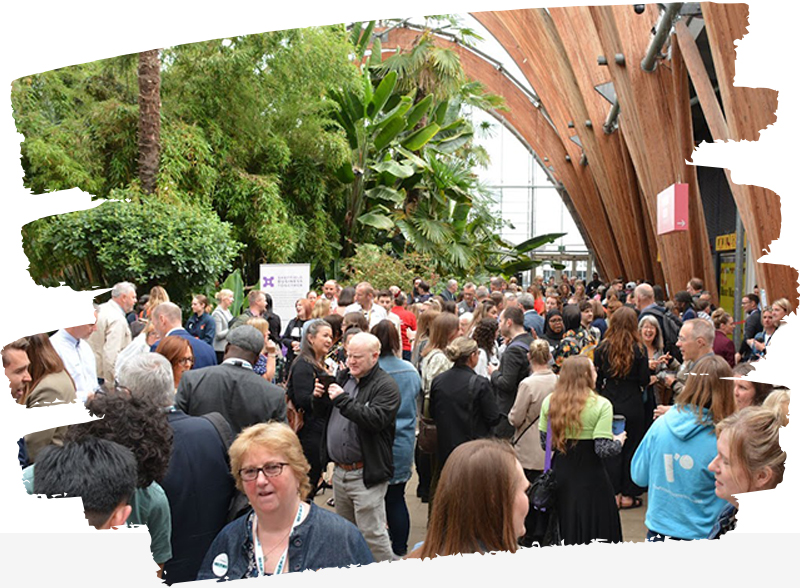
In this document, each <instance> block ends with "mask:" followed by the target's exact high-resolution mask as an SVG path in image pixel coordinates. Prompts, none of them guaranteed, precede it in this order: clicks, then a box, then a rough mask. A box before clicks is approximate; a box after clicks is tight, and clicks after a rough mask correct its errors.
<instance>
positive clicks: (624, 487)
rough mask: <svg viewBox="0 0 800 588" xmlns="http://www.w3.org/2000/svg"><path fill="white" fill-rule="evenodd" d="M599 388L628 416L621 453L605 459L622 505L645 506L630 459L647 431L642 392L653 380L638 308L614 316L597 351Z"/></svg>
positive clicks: (623, 310)
mask: <svg viewBox="0 0 800 588" xmlns="http://www.w3.org/2000/svg"><path fill="white" fill-rule="evenodd" d="M594 365H595V368H596V369H597V390H598V392H600V394H602V395H603V396H605V397H606V398H608V399H609V400H610V401H611V406H612V407H613V408H614V415H615V416H617V415H619V416H623V417H625V431H626V432H627V433H628V438H627V440H626V441H625V447H623V449H622V453H621V454H620V455H619V456H617V457H614V458H609V459H607V460H605V465H606V468H607V469H608V475H609V477H610V478H611V484H612V485H613V486H614V494H615V495H616V496H617V504H618V506H619V508H637V507H639V506H641V505H642V500H641V499H640V498H639V496H640V495H641V494H642V492H644V489H643V488H639V487H638V486H636V484H634V483H633V482H632V481H631V460H632V459H633V454H634V453H636V448H637V447H639V443H640V442H641V440H642V437H644V433H645V430H646V423H645V419H646V418H647V415H645V409H644V400H643V394H642V393H643V391H644V390H645V388H646V387H647V385H648V384H649V383H650V364H649V362H648V358H647V350H646V349H645V347H644V345H643V344H642V340H641V338H640V336H639V324H638V321H637V320H636V311H634V310H633V309H632V308H628V307H627V306H623V307H622V308H620V309H619V310H617V312H615V313H614V314H613V316H612V317H611V321H610V323H609V326H608V331H606V336H605V337H603V341H602V342H601V343H600V345H599V346H598V347H597V349H596V350H595V353H594Z"/></svg>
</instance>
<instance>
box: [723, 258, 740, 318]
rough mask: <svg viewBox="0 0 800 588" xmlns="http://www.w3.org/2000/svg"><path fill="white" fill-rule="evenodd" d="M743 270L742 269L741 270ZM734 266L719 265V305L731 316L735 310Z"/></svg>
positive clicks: (727, 264)
mask: <svg viewBox="0 0 800 588" xmlns="http://www.w3.org/2000/svg"><path fill="white" fill-rule="evenodd" d="M742 269H743V270H744V268H742ZM735 291H736V264H735V263H726V262H723V263H720V264H719V305H720V306H721V307H722V308H724V309H725V310H726V311H727V312H728V313H729V314H730V315H731V316H733V311H734V309H735V308H736V297H735Z"/></svg>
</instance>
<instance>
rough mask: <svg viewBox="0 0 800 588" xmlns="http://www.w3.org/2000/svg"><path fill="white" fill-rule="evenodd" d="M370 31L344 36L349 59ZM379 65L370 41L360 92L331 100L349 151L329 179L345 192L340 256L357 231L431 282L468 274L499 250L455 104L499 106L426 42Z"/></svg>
mask: <svg viewBox="0 0 800 588" xmlns="http://www.w3.org/2000/svg"><path fill="white" fill-rule="evenodd" d="M358 32H360V33H361V35H360V36H359V35H358V34H356V33H358ZM371 32H372V23H370V24H368V25H367V26H366V27H365V28H363V30H362V28H361V25H360V24H359V25H357V26H356V27H354V33H353V36H352V40H353V41H354V44H355V47H356V52H357V54H362V53H363V52H364V48H365V47H366V46H367V42H366V41H365V37H366V36H368V35H369V34H371ZM380 56H381V51H380V44H379V41H378V40H377V39H376V40H375V44H374V45H373V49H372V53H371V56H370V58H369V61H368V62H367V64H365V67H363V68H362V80H363V92H361V93H357V92H332V93H331V96H332V98H333V100H334V101H335V102H336V104H337V105H338V107H339V109H338V112H336V113H335V116H336V118H337V121H338V123H339V126H340V127H341V128H342V129H343V130H344V132H345V135H346V136H347V138H348V142H349V144H350V147H351V149H352V158H351V160H350V161H349V162H347V163H345V165H343V166H342V167H341V168H340V169H339V171H338V177H339V179H340V180H341V181H342V182H343V183H345V184H346V185H347V186H348V188H347V193H348V213H347V216H346V217H345V219H344V227H345V231H344V235H343V237H344V242H343V244H342V249H343V251H344V253H345V254H346V255H347V254H349V253H350V252H351V251H352V250H353V248H354V247H355V244H356V239H355V236H356V235H357V234H360V233H361V231H363V228H364V227H359V224H360V225H363V226H365V227H369V228H371V229H372V230H371V231H369V230H368V231H367V233H366V236H367V237H368V240H370V241H374V242H376V243H378V244H384V243H391V244H392V248H393V251H394V252H395V254H397V255H401V254H405V253H406V252H407V251H408V250H416V251H419V252H421V253H424V254H426V255H427V256H429V257H430V258H431V259H432V260H433V264H434V268H435V269H436V270H437V271H438V272H440V273H453V274H458V275H462V276H463V275H465V274H467V273H472V272H473V271H474V270H475V267H476V266H480V265H482V264H483V263H485V262H487V261H488V260H489V259H488V257H489V256H491V255H492V252H493V251H494V250H497V249H502V248H503V247H504V244H503V243H502V241H500V240H499V239H498V238H497V233H498V232H499V231H498V228H499V224H498V222H497V221H496V220H495V217H494V216H493V215H492V214H490V212H489V210H490V205H491V198H490V196H489V194H488V192H487V191H486V190H485V189H484V188H483V187H482V186H480V184H479V183H478V181H477V178H476V176H475V175H474V173H473V172H472V166H473V165H474V164H475V163H476V160H477V159H479V158H482V156H483V154H480V153H477V152H476V153H474V152H473V151H472V138H473V130H472V127H471V125H470V124H469V122H468V121H467V120H465V118H464V117H463V116H462V105H463V104H465V102H466V101H467V100H466V99H465V98H466V97H472V98H473V101H474V102H475V103H476V104H480V105H482V106H483V107H488V105H490V104H491V105H495V106H499V105H500V104H501V103H502V101H501V100H500V99H499V98H497V97H493V96H491V95H489V94H486V93H485V92H484V91H483V88H482V86H480V84H475V83H473V82H466V80H465V78H464V75H463V71H462V70H461V66H460V63H459V61H458V57H457V56H456V55H455V54H454V53H452V52H449V51H447V50H440V48H439V47H437V46H436V45H435V44H434V43H433V40H432V38H430V37H429V36H425V35H423V39H422V41H420V42H419V43H418V44H417V45H416V46H415V47H414V48H412V50H411V52H410V54H409V55H406V54H403V53H398V54H396V55H393V56H392V57H390V58H389V59H387V60H386V61H384V62H381V58H380ZM444 79H446V80H448V81H447V82H445V81H442V80H444ZM436 80H440V82H441V83H436ZM434 89H435V90H434ZM362 240H363V237H362Z"/></svg>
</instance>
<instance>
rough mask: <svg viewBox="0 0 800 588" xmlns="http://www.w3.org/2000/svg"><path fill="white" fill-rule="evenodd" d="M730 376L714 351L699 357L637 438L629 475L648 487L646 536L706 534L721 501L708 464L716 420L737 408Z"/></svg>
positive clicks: (653, 538) (714, 451) (714, 447)
mask: <svg viewBox="0 0 800 588" xmlns="http://www.w3.org/2000/svg"><path fill="white" fill-rule="evenodd" d="M732 376H733V371H732V370H731V366H729V365H728V362H726V361H725V360H724V359H722V358H721V357H719V356H718V355H713V356H708V357H704V358H702V359H700V360H699V361H698V362H697V363H696V364H695V366H694V368H693V370H692V373H690V374H689V376H688V377H687V379H686V385H685V386H684V388H683V391H681V393H680V394H679V395H678V397H677V398H676V399H675V405H674V406H672V407H671V408H670V409H669V410H668V411H667V412H666V413H665V414H664V415H663V416H661V417H659V418H658V419H656V421H655V422H654V423H653V425H652V426H651V427H650V429H649V430H648V431H647V434H646V435H645V436H644V439H642V442H641V443H640V444H639V449H637V450H636V453H635V454H634V456H633V461H632V462H631V478H632V479H633V481H634V483H636V484H638V485H640V486H646V487H648V492H647V514H646V515H645V520H644V523H645V526H646V527H647V529H648V531H647V539H648V541H663V540H664V538H665V537H671V538H676V539H687V540H691V539H705V538H707V537H708V535H709V533H710V532H711V529H712V527H713V526H714V523H715V522H716V521H717V517H718V516H719V514H720V512H721V511H722V509H723V508H724V507H725V504H726V503H725V501H724V500H722V499H721V498H719V497H717V496H716V495H715V483H714V475H713V474H712V473H711V472H710V471H709V470H708V467H707V466H708V464H709V463H711V460H713V459H714V457H715V456H716V454H717V441H716V438H715V435H714V426H715V425H716V424H717V423H719V422H720V421H722V420H723V419H724V418H727V417H728V416H730V415H731V414H732V413H733V412H734V411H735V410H736V404H735V402H734V396H733V382H732V380H731V379H730V378H731V377H732Z"/></svg>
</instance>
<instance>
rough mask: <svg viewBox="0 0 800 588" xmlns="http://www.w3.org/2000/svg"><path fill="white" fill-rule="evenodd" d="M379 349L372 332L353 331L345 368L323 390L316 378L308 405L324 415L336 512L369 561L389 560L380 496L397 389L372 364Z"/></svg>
mask: <svg viewBox="0 0 800 588" xmlns="http://www.w3.org/2000/svg"><path fill="white" fill-rule="evenodd" d="M380 350H381V344H380V341H378V338H377V337H375V336H374V335H371V334H369V333H359V334H357V335H354V336H353V337H352V339H350V342H349V344H348V346H347V369H346V370H343V371H342V372H340V373H339V375H338V376H337V378H336V382H335V383H332V384H330V385H329V386H328V387H327V389H326V388H325V387H324V386H323V385H322V384H321V383H320V382H319V381H318V382H317V383H316V385H315V386H314V399H313V401H312V405H313V408H314V413H315V414H317V415H320V416H322V417H323V418H326V423H325V430H324V432H323V435H322V463H327V462H328V461H332V462H334V463H335V464H336V467H335V469H334V471H333V497H334V502H335V504H336V513H337V514H339V515H340V516H342V517H344V518H346V519H347V520H349V521H350V522H352V523H353V524H355V525H356V526H357V527H358V530H359V531H361V534H362V535H363V536H364V539H365V540H366V541H367V544H368V545H369V548H370V550H371V551H372V555H373V557H374V558H375V561H386V560H392V559H394V554H393V552H392V543H391V541H390V539H389V532H388V531H387V528H386V506H385V503H384V497H385V496H386V490H387V488H388V486H389V481H390V480H391V478H392V474H393V473H394V463H393V459H392V445H393V444H394V431H395V420H396V418H397V410H398V408H400V390H399V388H398V387H397V383H396V382H395V381H394V378H392V377H391V376H390V375H389V374H387V373H386V372H385V371H383V370H382V369H381V368H380V366H379V365H378V357H379V355H380Z"/></svg>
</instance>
